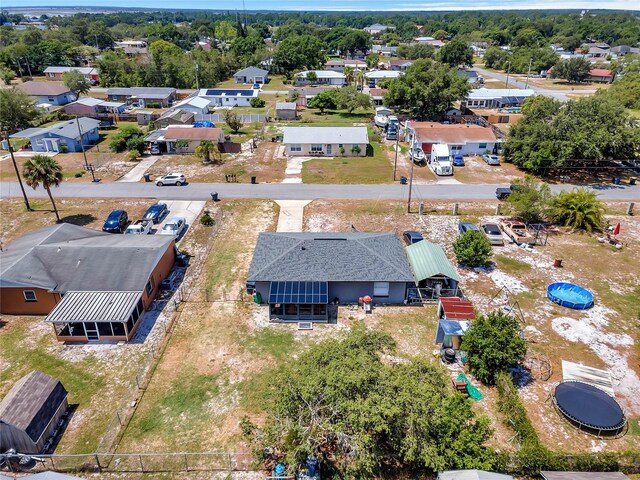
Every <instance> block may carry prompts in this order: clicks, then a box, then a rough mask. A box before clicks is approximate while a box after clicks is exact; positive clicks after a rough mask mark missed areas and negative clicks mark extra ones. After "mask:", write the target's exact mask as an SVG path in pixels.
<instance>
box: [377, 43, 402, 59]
mask: <svg viewBox="0 0 640 480" xmlns="http://www.w3.org/2000/svg"><path fill="white" fill-rule="evenodd" d="M397 52H398V47H396V46H391V45H371V53H377V54H378V55H382V56H383V57H395V56H396V53H397Z"/></svg>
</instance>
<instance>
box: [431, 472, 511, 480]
mask: <svg viewBox="0 0 640 480" xmlns="http://www.w3.org/2000/svg"><path fill="white" fill-rule="evenodd" d="M436 480H513V477H512V476H511V475H503V474H502V473H493V472H485V471H484V470H448V471H446V472H440V473H438V477H437V479H436Z"/></svg>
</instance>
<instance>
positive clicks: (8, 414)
mask: <svg viewBox="0 0 640 480" xmlns="http://www.w3.org/2000/svg"><path fill="white" fill-rule="evenodd" d="M66 397H67V391H66V390H65V388H64V386H63V385H62V383H60V381H59V380H56V379H55V378H53V377H50V376H49V375H46V374H44V373H42V372H39V371H37V370H34V371H33V372H31V373H29V374H27V375H25V376H24V377H22V378H21V379H20V380H18V381H17V382H16V383H15V385H14V386H13V387H12V388H11V390H9V393H7V395H6V396H5V397H4V399H3V400H2V403H0V421H2V422H5V423H8V424H10V425H13V426H14V427H15V428H17V429H20V430H22V431H24V432H25V433H26V434H27V435H29V438H31V440H33V441H34V442H37V441H38V439H39V438H40V436H41V435H42V433H43V432H44V431H45V429H46V428H47V425H48V424H49V422H50V421H51V418H52V417H53V415H54V414H55V412H56V410H57V409H58V407H60V404H61V403H62V402H63V401H64V399H65V398H66Z"/></svg>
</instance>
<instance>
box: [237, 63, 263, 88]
mask: <svg viewBox="0 0 640 480" xmlns="http://www.w3.org/2000/svg"><path fill="white" fill-rule="evenodd" d="M233 79H234V80H235V82H236V83H251V84H253V83H267V82H268V81H269V70H265V69H264V68H258V67H247V68H243V69H242V70H238V71H237V72H236V73H234V74H233Z"/></svg>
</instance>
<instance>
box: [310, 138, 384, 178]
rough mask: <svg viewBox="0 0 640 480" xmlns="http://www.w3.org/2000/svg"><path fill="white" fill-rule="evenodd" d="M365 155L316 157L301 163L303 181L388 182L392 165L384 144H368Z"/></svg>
mask: <svg viewBox="0 0 640 480" xmlns="http://www.w3.org/2000/svg"><path fill="white" fill-rule="evenodd" d="M369 148H370V150H371V154H370V155H367V156H366V157H333V158H318V159H313V160H309V161H306V162H304V163H303V164H302V182H303V183H352V184H361V183H388V182H389V181H390V179H391V176H392V167H391V164H390V163H389V158H388V157H387V153H386V152H385V149H384V146H383V145H381V144H379V143H371V144H370V147H369Z"/></svg>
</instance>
